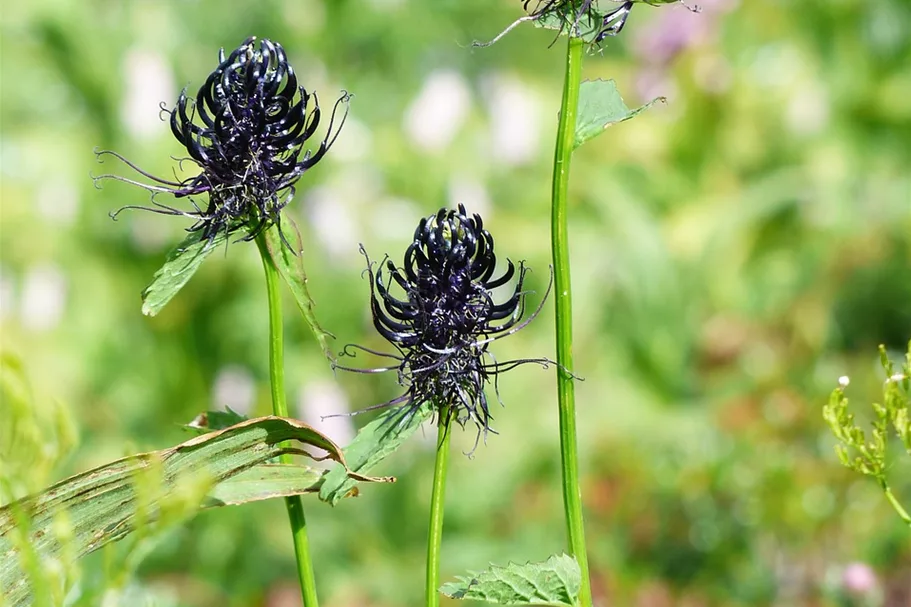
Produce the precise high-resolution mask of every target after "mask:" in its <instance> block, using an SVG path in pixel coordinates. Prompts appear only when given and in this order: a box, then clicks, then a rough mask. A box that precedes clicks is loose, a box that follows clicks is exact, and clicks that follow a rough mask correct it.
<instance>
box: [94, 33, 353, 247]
mask: <svg viewBox="0 0 911 607" xmlns="http://www.w3.org/2000/svg"><path fill="white" fill-rule="evenodd" d="M218 59H219V65H218V67H217V68H215V70H214V71H213V72H212V73H211V74H210V75H209V77H208V79H206V82H205V84H203V85H202V87H200V89H199V91H198V92H197V94H196V96H195V98H194V97H188V96H187V91H186V89H184V91H183V92H181V94H180V97H179V98H178V99H177V105H176V107H175V108H174V109H173V110H166V109H164V108H162V109H163V111H165V112H166V113H168V114H169V115H170V125H171V132H172V133H173V134H174V137H176V138H177V140H178V141H179V142H180V143H181V145H183V146H184V147H185V148H186V150H187V153H188V154H189V158H187V159H185V160H189V161H190V162H192V163H194V164H196V165H197V166H198V167H199V168H200V169H201V171H200V173H199V174H198V175H196V176H195V177H190V178H187V179H184V180H181V181H171V180H166V179H160V178H158V177H155V176H153V175H150V174H149V173H147V172H145V171H142V170H141V169H139V168H138V167H136V166H135V165H134V164H132V163H131V162H129V161H128V160H126V159H125V158H124V157H122V156H121V155H119V154H116V153H114V152H108V151H102V152H98V155H99V156H101V155H105V154H109V155H112V156H114V157H116V158H118V159H120V160H122V161H123V162H125V163H126V164H127V165H129V166H130V167H131V168H133V169H135V170H136V171H137V172H139V173H140V174H141V175H143V176H144V177H146V178H148V179H150V180H151V181H152V182H154V183H151V184H147V183H140V182H137V181H133V180H131V179H126V178H123V177H119V176H116V175H102V176H100V177H96V178H95V179H96V183H97V180H100V179H106V178H113V179H118V180H120V181H125V182H128V183H132V184H135V185H139V186H142V187H144V188H146V189H147V190H149V191H151V192H153V196H152V203H153V205H154V207H138V206H133V205H129V206H126V207H123V208H124V209H125V208H142V209H146V210H150V211H154V212H158V213H163V214H167V215H182V216H185V217H191V218H193V219H195V220H196V221H195V223H194V224H193V225H192V226H191V227H190V228H188V231H190V232H201V237H202V238H204V239H207V240H208V241H210V242H211V241H212V240H213V239H214V238H215V237H216V236H217V235H219V234H225V235H227V234H231V233H233V232H236V231H238V230H246V231H247V234H246V235H245V237H244V239H245V240H250V239H252V238H254V237H255V236H256V235H257V234H258V233H259V232H260V231H262V230H263V229H265V228H267V227H268V226H270V225H273V224H279V222H280V214H281V210H282V209H283V208H284V207H285V205H287V204H288V202H290V200H291V198H292V197H293V196H294V184H295V183H296V182H297V180H298V179H300V177H301V175H303V174H304V172H306V171H307V169H309V168H311V167H312V166H313V165H315V164H316V163H317V162H319V160H320V159H321V158H322V157H323V156H324V155H325V154H326V152H327V151H328V150H329V148H330V147H331V146H332V144H333V143H334V141H335V139H336V137H337V136H338V133H339V131H340V129H341V127H342V125H343V124H344V121H345V116H347V105H346V109H345V114H344V115H343V116H342V118H341V120H340V122H339V124H338V126H337V127H336V126H335V118H336V112H337V111H338V108H339V106H340V105H343V104H347V101H348V99H349V95H348V94H343V95H342V96H341V97H340V98H339V100H338V101H336V103H335V106H334V107H333V110H332V115H331V117H330V120H329V127H328V130H327V133H326V136H325V137H324V138H323V140H322V141H321V142H320V144H319V147H318V149H317V150H316V152H311V150H306V151H304V144H305V143H306V142H307V140H308V139H310V138H311V137H312V136H313V135H314V133H315V131H316V129H317V127H318V126H319V123H320V118H321V112H320V106H319V100H318V99H317V96H316V94H315V93H312V94H311V93H308V92H307V91H306V89H304V87H302V86H299V85H298V81H297V76H295V74H294V70H293V69H291V66H290V65H289V64H288V59H287V56H286V55H285V50H284V49H283V48H282V46H281V45H280V44H278V43H276V42H272V41H270V40H266V39H263V40H260V41H259V42H258V43H257V40H256V38H255V37H251V38H248V39H247V40H245V41H244V43H243V44H241V45H240V46H239V47H238V48H236V49H235V50H234V51H232V52H231V54H230V55H228V57H227V58H225V53H224V49H222V50H221V51H219V56H218ZM311 100H312V109H311V108H310V106H311ZM159 193H167V194H171V195H173V196H174V197H175V198H184V197H187V198H189V200H190V201H191V202H192V205H193V210H181V209H176V208H174V207H171V206H168V205H164V204H161V203H159V202H158V201H157V200H156V197H157V195H158V194H159ZM202 195H206V196H207V197H208V203H207V204H206V205H205V206H204V207H203V206H200V205H198V204H197V203H196V201H195V200H194V199H193V197H195V196H202ZM120 210H123V209H120ZM120 210H118V211H117V213H119V212H120ZM114 215H115V216H116V213H115V214H114Z"/></svg>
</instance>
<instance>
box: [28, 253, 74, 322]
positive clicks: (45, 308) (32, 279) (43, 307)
mask: <svg viewBox="0 0 911 607" xmlns="http://www.w3.org/2000/svg"><path fill="white" fill-rule="evenodd" d="M66 296H67V280H66V276H65V275H64V273H63V272H62V271H61V270H60V268H58V267H57V266H55V265H38V266H34V267H32V268H30V269H29V270H28V272H27V273H26V275H25V284H24V285H23V287H22V307H21V315H22V324H23V325H24V326H25V327H26V328H28V329H32V330H34V331H47V330H50V329H53V328H54V327H56V326H57V325H58V324H60V319H61V318H62V317H63V313H64V311H65V310H66Z"/></svg>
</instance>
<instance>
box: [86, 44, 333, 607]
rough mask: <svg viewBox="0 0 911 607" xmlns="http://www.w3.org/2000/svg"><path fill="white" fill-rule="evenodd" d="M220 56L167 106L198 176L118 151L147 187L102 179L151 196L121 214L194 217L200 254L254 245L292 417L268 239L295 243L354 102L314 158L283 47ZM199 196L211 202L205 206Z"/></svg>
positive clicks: (278, 380) (279, 406)
mask: <svg viewBox="0 0 911 607" xmlns="http://www.w3.org/2000/svg"><path fill="white" fill-rule="evenodd" d="M218 60H219V64H218V67H216V68H215V70H213V71H212V73H211V74H209V76H208V78H207V79H206V82H205V83H204V84H203V85H202V86H201V87H200V88H199V91H198V92H197V94H196V95H195V96H188V95H187V91H186V90H184V91H183V92H181V94H180V96H179V97H178V99H177V103H176V105H175V107H174V109H172V110H163V111H165V112H166V113H167V114H168V115H169V124H170V127H171V132H172V134H173V135H174V137H175V138H176V139H177V141H178V142H180V144H181V145H182V146H183V147H184V148H185V149H186V152H187V154H188V157H187V158H184V159H181V163H183V162H187V163H189V164H193V165H195V166H197V167H198V168H199V169H200V171H199V172H198V173H197V174H196V175H194V176H191V177H187V178H184V179H179V178H176V177H175V178H174V179H164V178H161V177H156V176H154V175H152V174H150V173H147V172H146V171H143V170H142V169H140V168H139V167H137V166H136V165H134V164H133V163H131V162H130V161H129V160H127V159H126V158H124V157H123V156H121V155H119V154H117V153H115V152H109V151H102V152H98V156H99V157H101V156H105V155H110V156H113V157H115V158H117V159H119V160H120V161H122V162H124V163H125V164H126V165H127V166H129V167H130V168H132V169H133V170H135V171H136V172H137V173H138V174H139V175H141V176H142V177H143V178H144V179H145V180H146V181H145V182H142V181H135V180H133V179H128V178H125V177H120V176H117V175H101V176H100V177H96V178H95V179H96V181H97V180H103V179H116V180H119V181H123V182H127V183H132V184H134V185H138V186H141V187H143V188H145V189H146V190H148V191H149V192H151V193H152V200H151V206H148V207H142V206H136V205H128V206H126V207H123V208H122V209H120V210H121V211H122V210H123V209H129V208H139V209H144V210H148V211H152V212H155V213H160V214H164V215H177V216H182V217H187V218H190V219H192V220H193V221H194V223H193V224H192V225H191V226H190V227H189V228H187V231H189V232H191V234H193V235H194V236H195V238H196V242H201V241H202V242H204V244H205V247H206V248H205V249H203V250H202V251H201V252H197V253H196V254H197V255H199V254H204V253H206V252H207V251H208V250H210V249H211V247H212V245H213V243H214V242H215V241H216V240H217V239H220V238H226V237H228V236H230V235H232V234H235V233H238V234H240V235H241V236H240V239H241V240H246V241H250V240H255V241H256V244H257V247H258V248H259V252H260V255H261V257H262V262H263V269H264V271H265V279H266V294H267V299H268V305H269V378H270V385H271V394H272V411H273V413H274V414H275V415H276V416H279V417H288V404H287V400H286V393H285V382H284V355H283V350H282V347H283V335H282V311H281V298H280V295H281V293H280V289H279V284H280V274H279V271H278V268H277V267H276V265H275V261H274V258H273V254H274V251H270V250H269V247H268V245H267V242H266V237H267V234H268V232H269V231H270V230H276V231H277V232H278V235H279V238H280V239H281V240H282V241H284V243H285V244H286V245H288V246H289V247H290V244H289V243H288V242H287V240H285V239H284V235H283V234H282V230H281V212H282V210H283V209H284V207H285V206H286V205H287V204H288V203H289V202H290V201H291V199H292V198H293V197H294V192H295V184H296V183H297V182H298V180H299V179H300V178H301V177H302V176H303V175H304V173H305V172H306V171H308V170H309V169H311V168H312V167H313V166H314V165H316V163H317V162H319V161H320V159H322V157H323V156H324V155H325V154H326V152H327V151H328V150H329V148H330V147H331V146H332V144H333V143H334V142H335V139H336V137H337V136H338V134H339V132H340V130H341V127H342V125H343V124H344V121H345V117H346V116H347V106H345V107H346V110H345V113H344V114H343V115H342V117H341V119H340V120H339V122H338V123H336V114H337V112H338V109H339V108H340V107H341V106H342V105H345V104H346V102H347V101H348V98H349V96H348V95H347V94H343V95H342V96H341V97H340V98H339V100H338V101H337V102H336V103H335V106H334V107H333V110H332V114H331V116H330V119H329V126H328V129H327V132H326V135H325V137H324V138H323V139H322V141H320V143H319V146H318V147H317V149H316V151H315V152H314V151H311V150H309V149H305V144H306V143H307V141H308V140H310V139H311V138H312V137H313V136H314V134H315V133H316V130H317V128H318V127H319V124H320V119H321V110H320V106H319V100H318V99H317V97H316V94H315V93H309V92H307V91H306V90H305V89H304V87H302V86H299V84H298V81H297V76H296V75H295V73H294V70H293V69H292V68H291V66H290V65H289V63H288V60H287V55H286V54H285V50H284V49H283V48H282V46H281V45H280V44H278V43H276V42H272V41H270V40H267V39H263V40H260V41H257V40H256V38H253V37H251V38H248V39H247V40H245V41H244V42H243V44H241V45H240V46H239V47H237V48H236V49H234V50H233V51H232V52H231V53H230V54H228V55H227V56H226V55H225V52H224V50H222V51H220V52H219V56H218ZM162 194H168V195H171V196H173V197H174V198H177V199H186V200H187V201H189V206H190V208H178V207H175V206H171V205H170V204H165V203H163V202H161V201H159V200H158V196H160V195H162ZM200 198H202V199H204V203H200V202H198V199H200ZM119 212H120V211H117V213H119ZM117 213H115V214H114V216H115V217H116V215H117ZM184 252H185V251H184ZM182 284H183V283H182V282H181V283H179V285H182ZM176 288H180V287H179V286H177V287H176ZM289 457H290V456H287V455H285V456H282V461H283V462H284V463H288V458H289ZM286 505H287V508H288V517H289V519H290V521H291V532H292V537H293V541H294V553H295V556H296V559H297V571H298V577H299V579H300V585H301V592H302V594H303V599H304V605H305V607H317V595H316V584H315V582H314V577H313V566H312V560H311V558H310V552H309V546H308V539H307V521H306V517H305V516H304V509H303V503H302V501H301V498H300V497H299V496H295V497H289V498H286Z"/></svg>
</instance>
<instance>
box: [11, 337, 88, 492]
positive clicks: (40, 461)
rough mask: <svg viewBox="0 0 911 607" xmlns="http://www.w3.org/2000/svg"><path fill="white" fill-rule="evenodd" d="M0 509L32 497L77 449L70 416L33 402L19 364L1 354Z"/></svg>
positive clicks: (57, 405)
mask: <svg viewBox="0 0 911 607" xmlns="http://www.w3.org/2000/svg"><path fill="white" fill-rule="evenodd" d="M0 420H3V421H2V423H0V505H3V504H6V503H9V502H10V501H12V500H13V499H16V497H18V496H22V495H25V494H26V493H29V492H32V491H36V490H37V489H38V488H39V487H41V486H42V485H43V484H44V482H45V481H46V479H47V478H48V476H49V475H50V472H51V471H52V470H53V468H54V466H56V465H57V464H58V463H59V462H60V460H61V459H62V458H63V457H64V456H65V455H67V453H69V451H70V450H71V449H72V448H73V447H74V446H75V444H76V428H75V425H74V422H73V419H72V414H71V412H70V410H69V409H68V408H67V407H65V406H63V405H61V404H60V403H57V402H55V401H52V400H48V399H47V398H45V397H43V396H36V394H35V393H34V388H33V387H32V385H31V382H30V381H29V379H28V377H27V376H26V372H25V368H24V367H23V365H22V361H21V360H19V358H18V357H16V356H15V355H13V354H12V353H11V352H7V351H0Z"/></svg>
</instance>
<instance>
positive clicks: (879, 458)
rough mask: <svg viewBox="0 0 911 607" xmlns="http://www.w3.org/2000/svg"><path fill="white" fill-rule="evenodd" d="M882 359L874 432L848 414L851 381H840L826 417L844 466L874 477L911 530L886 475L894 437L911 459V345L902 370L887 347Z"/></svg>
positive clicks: (880, 354) (880, 352)
mask: <svg viewBox="0 0 911 607" xmlns="http://www.w3.org/2000/svg"><path fill="white" fill-rule="evenodd" d="M879 357H880V361H881V364H882V367H883V370H884V371H885V374H886V380H885V382H884V383H883V401H882V403H873V405H872V408H873V413H874V414H875V418H874V419H873V421H872V422H871V425H872V432H871V433H870V437H869V439H868V437H867V433H866V432H865V431H864V430H863V428H861V427H860V426H859V425H857V423H855V421H854V414H853V413H851V412H849V410H848V398H847V397H846V396H845V388H847V386H848V384H849V380H848V378H847V377H842V378H841V379H840V380H839V386H838V388H836V389H835V390H834V391H833V392H832V395H831V396H830V397H829V402H828V404H827V405H826V406H825V407H824V408H823V417H824V418H825V420H826V422H828V424H829V427H830V428H832V432H833V433H834V434H835V437H836V438H837V439H838V440H839V443H840V444H838V445H836V446H835V451H836V453H838V459H840V460H841V463H842V464H843V465H844V466H846V467H847V468H850V469H851V470H854V471H855V472H857V473H859V474H863V475H866V476H871V477H873V478H874V479H876V482H877V483H879V486H880V487H882V489H883V492H884V493H885V494H886V498H887V499H888V500H889V503H890V504H892V507H893V508H895V511H896V512H897V513H898V515H899V516H900V517H901V518H902V520H903V521H904V522H905V523H907V524H908V525H909V526H911V516H909V515H908V512H907V510H905V508H904V507H902V505H901V503H900V502H899V500H898V498H896V497H895V495H894V494H893V493H892V489H891V487H890V486H889V482H888V480H887V478H886V473H887V471H888V468H889V443H890V436H891V435H892V434H893V433H894V434H895V435H896V436H897V437H898V439H899V440H900V441H901V443H902V445H903V446H904V448H905V451H906V452H907V454H908V455H911V418H909V410H911V341H909V342H908V353H907V354H906V355H905V362H904V363H903V364H902V365H901V368H900V370H897V369H896V366H895V365H894V364H893V363H892V361H891V360H889V356H888V354H887V353H886V349H885V347H884V346H880V347H879Z"/></svg>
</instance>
